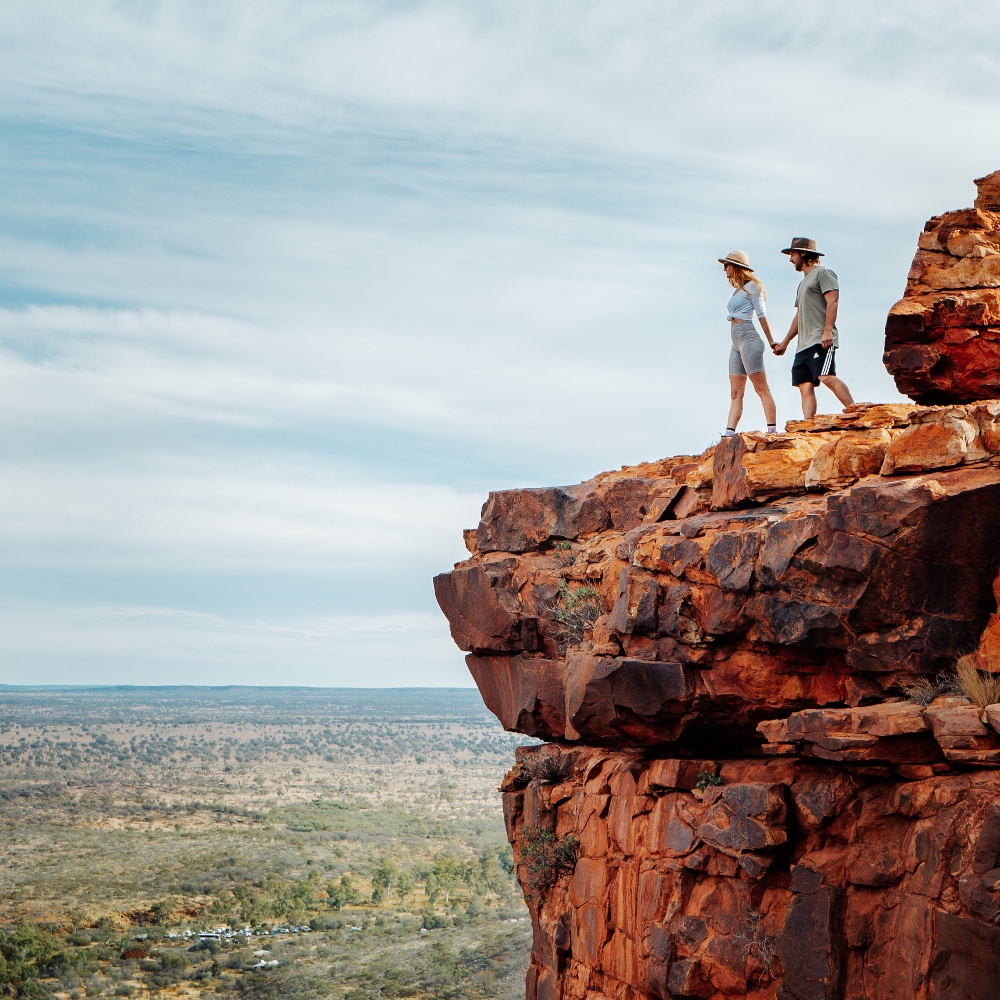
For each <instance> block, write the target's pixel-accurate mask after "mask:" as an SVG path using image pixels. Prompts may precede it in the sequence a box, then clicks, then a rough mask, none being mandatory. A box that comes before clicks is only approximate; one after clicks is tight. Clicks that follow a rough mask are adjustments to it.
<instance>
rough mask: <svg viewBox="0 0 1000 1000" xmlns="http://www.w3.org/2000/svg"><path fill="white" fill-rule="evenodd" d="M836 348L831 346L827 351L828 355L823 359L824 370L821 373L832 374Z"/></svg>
mask: <svg viewBox="0 0 1000 1000" xmlns="http://www.w3.org/2000/svg"><path fill="white" fill-rule="evenodd" d="M836 349H837V348H836V347H831V348H830V350H828V351H827V352H826V357H825V358H824V359H823V370H822V371H821V372H820V375H829V374H830V366H831V365H832V364H833V352H834V351H835V350H836Z"/></svg>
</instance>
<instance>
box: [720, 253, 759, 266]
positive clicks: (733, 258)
mask: <svg viewBox="0 0 1000 1000" xmlns="http://www.w3.org/2000/svg"><path fill="white" fill-rule="evenodd" d="M719 263H720V264H735V265H736V266H737V267H742V268H743V270H744V271H752V270H753V268H752V267H751V266H750V257H749V256H748V255H747V254H745V253H744V252H743V251H742V250H730V251H729V253H727V254H726V256H725V257H720V258H719Z"/></svg>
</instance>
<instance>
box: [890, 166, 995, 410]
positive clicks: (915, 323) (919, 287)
mask: <svg viewBox="0 0 1000 1000" xmlns="http://www.w3.org/2000/svg"><path fill="white" fill-rule="evenodd" d="M976 187H977V189H978V197H977V198H976V203H975V206H974V207H973V208H966V209H961V210H959V211H956V212H946V213H945V214H944V215H937V216H935V217H934V218H932V219H930V220H929V221H928V222H927V225H926V226H924V231H923V233H921V235H920V239H919V241H918V249H917V253H916V256H915V257H914V258H913V265H912V267H911V268H910V273H909V276H908V278H907V281H906V291H905V292H904V294H903V298H902V299H901V300H900V301H899V302H897V303H896V304H895V305H894V306H893V307H892V310H891V311H890V313H889V319H888V321H887V323H886V327H885V357H884V360H885V365H886V367H887V368H888V369H889V373H890V374H891V375H892V376H893V377H894V378H895V380H896V386H897V387H898V389H899V391H900V392H902V393H904V394H905V395H907V396H909V397H910V398H911V399H914V400H917V401H918V402H921V403H946V402H957V403H965V402H971V401H974V400H977V399H989V398H991V397H996V396H1000V171H997V172H996V173H992V174H989V175H988V176H987V177H981V178H980V179H979V180H977V181H976Z"/></svg>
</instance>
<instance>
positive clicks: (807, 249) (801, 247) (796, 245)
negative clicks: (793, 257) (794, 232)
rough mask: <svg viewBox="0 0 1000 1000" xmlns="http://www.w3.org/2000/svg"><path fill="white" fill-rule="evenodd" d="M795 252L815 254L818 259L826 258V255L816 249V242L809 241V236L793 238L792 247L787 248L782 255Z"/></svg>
mask: <svg viewBox="0 0 1000 1000" xmlns="http://www.w3.org/2000/svg"><path fill="white" fill-rule="evenodd" d="M793 250H798V251H799V253H814V254H816V256H817V257H825V256H826V254H824V253H820V252H819V250H817V249H816V241H815V240H811V239H809V238H808V237H807V236H795V237H793V238H792V245H791V246H790V247H785V249H784V250H782V251H781V252H782V253H791V252H792V251H793Z"/></svg>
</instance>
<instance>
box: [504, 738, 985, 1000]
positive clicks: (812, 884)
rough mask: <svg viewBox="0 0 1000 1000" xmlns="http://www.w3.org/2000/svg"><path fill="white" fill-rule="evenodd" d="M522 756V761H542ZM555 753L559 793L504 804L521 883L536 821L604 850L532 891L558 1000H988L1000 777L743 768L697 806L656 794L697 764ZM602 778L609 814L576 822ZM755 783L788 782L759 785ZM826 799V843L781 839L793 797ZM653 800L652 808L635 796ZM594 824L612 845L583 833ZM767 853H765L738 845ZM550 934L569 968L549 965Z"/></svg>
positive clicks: (541, 961)
mask: <svg viewBox="0 0 1000 1000" xmlns="http://www.w3.org/2000/svg"><path fill="white" fill-rule="evenodd" d="M520 753H522V754H523V755H524V757H525V759H526V760H527V759H530V757H531V755H533V754H539V753H543V751H542V750H534V749H527V750H524V751H521V752H520ZM565 753H566V755H567V757H568V758H569V760H570V761H571V762H572V766H571V770H572V773H573V775H574V776H573V777H572V778H571V779H570V780H569V782H568V783H567V785H566V787H565V789H564V790H563V791H562V792H561V794H560V795H558V796H548V795H547V794H536V793H535V792H533V787H534V786H535V784H536V783H537V782H532V784H531V785H529V786H528V787H527V788H523V789H521V790H520V791H517V792H516V793H514V796H515V797H516V798H517V799H518V800H519V801H520V802H523V805H519V804H518V802H514V803H512V804H511V806H509V807H507V814H508V815H509V816H510V817H511V818H512V819H511V822H512V827H511V839H512V842H513V844H514V851H515V860H516V861H517V862H518V866H519V871H520V865H521V863H522V861H523V860H524V859H523V858H522V853H521V851H522V847H523V843H524V841H523V836H524V830H525V828H529V827H531V826H532V825H541V826H543V827H544V828H546V829H558V830H559V831H560V834H561V836H568V835H570V834H572V835H573V836H574V837H576V838H577V839H578V840H579V841H581V842H583V841H584V840H590V841H592V842H600V843H602V844H603V845H604V847H603V848H602V853H601V854H600V855H598V856H591V855H589V854H584V855H582V856H581V857H580V858H579V860H578V861H577V863H576V867H575V871H574V872H572V873H571V874H567V875H565V876H563V877H562V878H561V879H560V880H558V881H557V882H556V883H555V884H553V885H551V886H549V887H547V888H546V889H545V890H544V891H537V890H531V891H529V892H528V904H529V907H530V908H531V910H532V913H533V917H534V920H533V922H534V924H535V925H537V926H538V927H539V928H549V930H547V931H546V932H545V933H543V934H536V937H535V943H534V946H533V952H532V960H531V964H532V968H533V969H534V970H535V972H534V973H533V975H534V976H535V977H536V978H537V980H538V981H540V980H541V978H542V977H543V975H545V974H547V973H548V974H551V975H553V976H555V977H556V980H557V987H558V988H560V989H561V990H562V993H561V995H563V996H565V995H567V992H568V991H573V990H575V989H577V986H578V984H579V983H580V982H581V981H586V982H589V983H590V984H592V985H594V984H599V989H600V993H601V995H603V996H608V997H630V998H632V1000H642V998H645V997H650V998H654V997H658V998H663V997H665V996H669V995H676V996H703V997H715V998H719V997H724V998H733V1000H735V998H738V997H746V996H759V997H762V998H763V997H770V998H774V1000H777V998H779V997H784V998H797V1000H801V998H816V1000H834V998H849V997H850V998H875V997H877V998H879V1000H882V998H884V997H888V998H898V1000H909V998H913V997H926V998H928V1000H930V998H932V997H951V996H958V997H968V998H970V1000H971V998H973V997H975V998H977V1000H979V998H988V997H991V996H993V995H994V994H993V992H991V991H993V990H994V986H995V984H996V982H998V981H1000V980H997V979H996V978H995V975H996V973H997V972H998V971H1000V969H998V965H997V957H996V956H997V952H996V948H997V947H1000V930H997V928H996V927H995V926H994V925H993V923H992V921H993V920H994V919H995V918H996V914H997V912H998V911H1000V899H998V896H997V892H996V886H997V885H1000V805H998V801H1000V773H996V772H991V773H987V774H979V775H974V776H971V777H969V776H963V775H943V776H940V777H932V778H926V779H924V780H918V781H912V782H908V783H904V784H902V785H898V786H896V787H894V786H893V784H892V782H889V781H887V780H886V779H885V778H884V777H882V776H877V775H871V776H865V775H859V774H854V775H851V776H850V777H849V778H845V774H844V769H843V768H839V767H836V766H831V765H824V764H819V763H816V762H809V761H793V762H787V763H776V762H770V763H768V762H762V761H760V760H759V759H757V760H753V759H736V760H729V761H727V762H726V765H725V767H724V768H722V769H721V771H720V772H719V773H720V775H721V776H722V780H723V781H725V782H726V783H725V784H723V785H722V786H712V785H709V786H708V787H707V788H706V789H705V794H704V795H703V796H700V793H699V792H698V791H697V789H695V790H683V789H675V788H672V787H667V784H666V783H664V782H665V781H669V782H670V783H673V782H674V781H675V780H676V778H674V777H672V776H673V775H679V774H681V773H682V772H683V771H684V769H685V768H686V767H688V766H689V765H690V764H692V763H693V762H691V761H689V760H685V759H682V758H673V759H670V758H664V759H654V760H645V759H643V758H642V757H640V756H637V755H636V754H634V753H629V754H625V753H620V752H608V751H605V750H600V749H593V748H588V747H581V748H579V749H574V750H568V751H565ZM699 763H704V762H699ZM598 772H600V773H602V774H610V775H611V779H610V784H609V785H607V786H606V787H608V788H609V789H610V795H608V796H606V798H607V805H606V806H604V804H603V802H601V803H598V802H595V803H594V805H593V806H592V807H590V808H588V809H585V810H581V809H580V807H579V806H578V805H577V803H578V802H579V796H587V795H588V793H587V792H586V791H585V790H586V788H588V787H590V784H591V783H592V782H593V781H594V780H595V778H593V777H588V775H596V773H598ZM654 774H655V775H656V776H657V777H656V778H655V780H654V777H653V776H654ZM762 774H771V775H772V776H773V777H775V778H778V779H780V780H777V781H772V782H766V781H765V782H760V781H757V780H755V779H757V778H758V777H759V776H760V775H762ZM668 776H669V777H668ZM730 778H733V779H736V780H733V781H730ZM538 780H539V781H540V779H538ZM824 787H826V788H827V791H828V792H829V796H828V803H829V805H828V807H824V808H822V809H821V810H820V811H821V812H822V813H823V814H824V815H826V814H827V813H829V818H828V819H824V820H823V821H822V830H823V831H824V833H823V835H822V836H818V835H817V833H816V831H817V830H819V829H820V828H821V827H820V826H817V825H810V826H809V827H807V828H805V829H803V828H801V827H798V826H796V825H794V824H792V825H790V826H787V827H786V826H785V825H784V823H783V815H782V807H783V805H784V802H785V799H784V795H785V789H788V788H791V789H792V795H793V797H798V798H799V799H801V800H803V801H804V799H805V797H806V795H807V794H808V793H809V790H812V795H813V797H814V799H815V796H817V795H819V794H820V793H819V792H818V790H819V789H821V788H824ZM640 789H647V790H648V792H647V793H644V794H640V792H639V790H640ZM544 790H545V786H543V785H541V784H538V791H539V793H541V792H543V791H544ZM649 796H651V797H652V800H653V802H654V805H653V808H652V812H650V813H645V812H643V811H642V809H643V808H644V807H643V806H642V805H641V804H640V800H641V799H644V798H647V797H649ZM555 799H557V800H558V801H554V800H555ZM797 808H798V806H797ZM540 810H541V811H540ZM720 812H725V817H724V818H723V819H721V820H720ZM748 819H750V820H752V821H753V822H752V824H751V825H749V826H747V825H745V824H746V821H747V820H748ZM647 824H648V830H649V833H648V834H647V833H646V830H647ZM595 826H600V827H602V828H603V829H604V831H605V832H604V833H603V835H601V836H600V837H596V838H595V837H593V836H592V835H591V836H589V837H588V835H587V833H586V831H588V830H593V829H594V828H595ZM654 826H655V832H654ZM672 827H673V828H675V830H676V832H675V833H673V834H672V835H668V833H667V831H668V830H669V829H671V828H672ZM709 828H712V829H711V831H709ZM682 829H684V830H687V831H688V832H687V834H686V835H685V836H684V837H681V834H680V831H681V830H682ZM703 831H705V832H710V836H712V837H713V838H714V839H717V840H718V841H719V843H718V845H716V844H713V843H712V842H711V841H709V840H706V839H705V838H704V837H703V836H702V832H703ZM782 836H786V837H788V841H787V842H782ZM762 841H768V842H772V841H773V842H774V843H772V844H771V846H769V847H766V848H763V849H757V850H746V849H745V845H746V844H748V843H755V844H756V843H761V842H762ZM678 848H680V850H678ZM755 866H756V867H755ZM560 927H565V928H566V929H567V930H566V937H568V938H569V948H568V951H566V952H565V956H566V958H565V959H559V958H558V957H557V955H558V954H560V953H559V951H558V940H560V938H559V933H560V932H559V930H558V929H559V928H560ZM571 969H572V970H573V971H571ZM991 977H993V978H991ZM595 988H596V987H595ZM665 990H666V991H668V992H667V993H665V992H664V991H665ZM951 991H954V992H951ZM573 995H576V994H575V993H574V994H573ZM580 995H581V996H584V994H580ZM592 1000H593V998H592Z"/></svg>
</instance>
